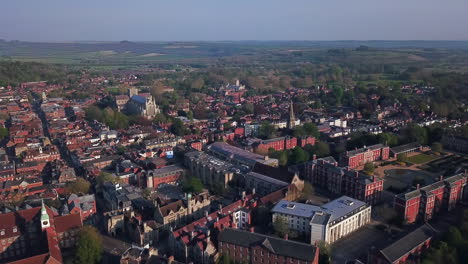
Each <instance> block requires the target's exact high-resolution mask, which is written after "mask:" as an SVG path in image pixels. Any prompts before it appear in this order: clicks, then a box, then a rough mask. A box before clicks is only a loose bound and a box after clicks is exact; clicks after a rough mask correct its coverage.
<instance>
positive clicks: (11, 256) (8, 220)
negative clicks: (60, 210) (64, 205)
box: [0, 205, 83, 264]
mask: <svg viewBox="0 0 468 264" xmlns="http://www.w3.org/2000/svg"><path fill="white" fill-rule="evenodd" d="M82 226H83V223H82V221H81V218H80V215H74V214H72V215H66V216H58V215H56V214H54V212H53V211H52V210H50V209H49V208H47V207H46V206H44V205H42V207H36V208H31V209H26V210H21V211H16V212H10V213H5V214H0V241H1V244H2V246H1V247H0V262H2V263H15V264H21V263H34V264H42V263H44V264H45V263H48V264H55V263H57V264H58V263H63V259H62V253H61V249H63V248H70V247H73V246H74V245H75V241H76V235H77V233H78V231H79V229H80V228H81V227H82Z"/></svg>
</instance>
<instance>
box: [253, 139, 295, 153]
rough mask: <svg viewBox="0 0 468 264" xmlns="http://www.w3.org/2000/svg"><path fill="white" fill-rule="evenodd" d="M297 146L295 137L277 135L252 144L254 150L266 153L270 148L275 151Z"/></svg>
mask: <svg viewBox="0 0 468 264" xmlns="http://www.w3.org/2000/svg"><path fill="white" fill-rule="evenodd" d="M296 146H297V138H295V137H278V138H272V139H267V140H261V141H259V142H257V143H255V144H254V145H253V148H254V151H255V152H260V153H266V152H268V150H269V149H270V148H273V149H274V150H276V151H281V150H286V149H293V148H295V147H296Z"/></svg>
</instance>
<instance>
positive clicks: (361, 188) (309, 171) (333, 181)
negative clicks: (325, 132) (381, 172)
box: [305, 157, 383, 204]
mask: <svg viewBox="0 0 468 264" xmlns="http://www.w3.org/2000/svg"><path fill="white" fill-rule="evenodd" d="M305 177H306V178H307V179H308V180H309V181H310V182H311V183H312V184H313V185H317V186H320V187H321V188H324V189H326V190H328V191H330V192H332V193H334V194H337V195H347V196H349V197H352V198H355V199H358V200H361V201H363V202H366V203H368V204H375V203H376V202H378V201H380V199H381V195H382V191H383V179H381V178H379V177H375V176H369V175H367V174H364V173H361V172H359V171H355V170H352V169H350V168H349V167H346V168H341V167H338V163H337V162H336V161H335V160H334V159H333V158H332V157H328V158H323V159H314V160H312V161H310V162H308V163H307V164H306V167H305Z"/></svg>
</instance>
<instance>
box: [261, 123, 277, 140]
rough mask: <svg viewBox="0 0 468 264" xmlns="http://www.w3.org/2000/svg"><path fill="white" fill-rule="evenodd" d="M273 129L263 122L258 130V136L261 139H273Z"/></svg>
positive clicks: (270, 125)
mask: <svg viewBox="0 0 468 264" xmlns="http://www.w3.org/2000/svg"><path fill="white" fill-rule="evenodd" d="M275 131H276V129H275V127H274V126H273V125H272V124H271V123H270V122H268V121H263V123H262V124H261V125H260V128H259V129H258V135H259V136H260V137H261V138H265V139H267V138H273V137H274V136H275Z"/></svg>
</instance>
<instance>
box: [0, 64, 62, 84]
mask: <svg viewBox="0 0 468 264" xmlns="http://www.w3.org/2000/svg"><path fill="white" fill-rule="evenodd" d="M65 80H66V72H65V71H64V70H63V68H60V67H58V66H56V65H52V64H43V63H37V62H18V61H13V62H11V61H0V86H7V85H12V86H17V85H19V84H20V83H23V82H37V81H48V82H51V83H59V82H64V81H65Z"/></svg>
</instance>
